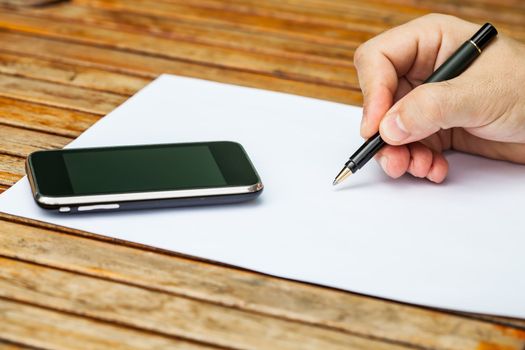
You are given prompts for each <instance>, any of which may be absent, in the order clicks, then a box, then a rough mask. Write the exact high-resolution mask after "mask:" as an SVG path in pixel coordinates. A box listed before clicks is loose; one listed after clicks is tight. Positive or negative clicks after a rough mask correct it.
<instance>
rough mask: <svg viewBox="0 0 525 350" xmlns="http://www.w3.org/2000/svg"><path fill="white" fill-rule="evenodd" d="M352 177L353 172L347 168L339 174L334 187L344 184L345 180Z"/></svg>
mask: <svg viewBox="0 0 525 350" xmlns="http://www.w3.org/2000/svg"><path fill="white" fill-rule="evenodd" d="M350 175H352V172H351V171H350V169H348V168H347V167H346V166H345V167H344V168H343V169H342V170H341V171H340V172H339V174H337V176H336V177H335V180H334V182H333V183H332V185H333V186H335V185H337V184H339V183H341V182H343V180H344V179H346V178H347V177H349V176H350Z"/></svg>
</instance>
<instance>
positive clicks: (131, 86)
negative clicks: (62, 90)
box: [0, 52, 150, 96]
mask: <svg viewBox="0 0 525 350" xmlns="http://www.w3.org/2000/svg"><path fill="white" fill-rule="evenodd" d="M0 73H3V74H9V75H16V76H21V77H26V78H32V79H37V80H44V81H50V82H55V83H60V84H64V85H71V86H78V87H82V88H87V89H91V90H100V91H107V92H113V93H117V94H122V95H126V96H129V95H132V94H134V93H135V92H137V91H138V90H140V89H141V88H143V87H144V86H145V85H146V84H147V83H149V81H150V79H146V78H142V77H137V76H131V75H128V74H122V73H116V72H111V71H107V70H102V69H96V68H86V67H77V66H73V65H69V64H63V63H57V62H53V61H49V60H43V59H37V58H34V57H24V56H21V55H15V54H8V53H1V52H0Z"/></svg>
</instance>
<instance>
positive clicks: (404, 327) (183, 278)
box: [0, 214, 525, 350]
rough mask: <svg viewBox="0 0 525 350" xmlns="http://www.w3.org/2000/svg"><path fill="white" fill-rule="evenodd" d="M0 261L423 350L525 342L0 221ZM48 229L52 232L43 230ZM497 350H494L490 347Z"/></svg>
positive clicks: (502, 330) (376, 303)
mask: <svg viewBox="0 0 525 350" xmlns="http://www.w3.org/2000/svg"><path fill="white" fill-rule="evenodd" d="M2 216H3V217H4V218H5V219H8V220H13V221H15V220H20V221H19V222H8V221H0V255H2V256H5V257H12V258H17V259H21V260H25V261H30V262H36V263H38V264H42V265H46V266H53V267H55V268H59V269H64V270H68V271H72V272H75V273H82V274H86V275H90V276H95V277H100V278H105V279H108V280H111V281H116V282H121V283H125V284H128V285H130V286H137V287H140V288H142V289H148V290H153V291H159V292H163V293H168V294H170V295H174V296H183V297H188V298H192V299H196V300H202V301H206V302H209V303H213V304H217V305H223V306H225V307H229V308H235V309H240V310H246V311H251V312H255V313H259V314H265V315H271V316H273V317H277V318H281V319H287V320H294V321H297V322H302V323H304V324H311V325H317V326H322V327H325V328H330V329H333V330H337V331H341V332H347V333H349V334H357V335H361V336H363V337H371V338H374V339H387V340H389V341H391V342H396V343H399V344H412V345H413V346H415V347H418V348H422V349H463V350H468V349H481V348H482V346H485V348H484V349H497V346H500V349H504V348H505V346H506V347H507V348H505V349H522V348H523V346H524V345H525V338H524V337H523V334H522V333H519V332H517V331H516V332H515V333H514V329H513V328H509V327H501V326H499V325H493V324H490V323H488V322H482V321H477V320H473V319H469V318H464V317H460V316H457V315H449V314H446V313H444V312H438V311H431V310H427V309H422V308H418V307H412V306H407V305H402V304H398V303H393V302H387V301H382V300H377V299H371V298H368V297H364V296H360V295H353V294H351V293H346V292H341V291H336V290H331V289H327V288H321V287H315V286H311V285H306V284H301V283H296V282H291V281H285V280H281V279H278V278H273V277H268V276H263V275H259V274H255V273H250V272H246V271H240V270H236V269H232V268H226V267H220V266H215V265H212V264H207V263H202V262H197V261H193V260H188V259H184V258H180V257H175V256H168V255H163V254H158V253H153V252H151V251H146V250H139V249H134V248H130V247H126V246H122V245H116V244H111V245H110V244H107V243H105V242H100V241H97V240H93V239H86V238H80V237H76V236H74V235H72V234H83V235H88V236H90V237H94V236H92V235H90V234H87V233H82V232H78V231H73V230H66V231H67V232H69V233H67V234H66V233H57V232H53V231H51V230H49V229H45V228H41V227H30V226H26V225H25V224H23V223H24V222H28V223H30V224H31V223H32V224H33V225H40V224H35V223H34V222H30V221H26V220H25V219H15V218H13V217H11V216H6V215H4V214H3V215H2ZM42 225H43V226H49V227H51V225H48V224H42ZM488 346H492V348H490V347H488Z"/></svg>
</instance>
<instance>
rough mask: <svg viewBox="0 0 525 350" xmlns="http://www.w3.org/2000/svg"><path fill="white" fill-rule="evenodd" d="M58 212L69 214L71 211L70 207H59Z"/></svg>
mask: <svg viewBox="0 0 525 350" xmlns="http://www.w3.org/2000/svg"><path fill="white" fill-rule="evenodd" d="M58 211H59V212H61V213H69V212H70V211H71V208H70V207H60V208H58Z"/></svg>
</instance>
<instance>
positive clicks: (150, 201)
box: [26, 141, 263, 213]
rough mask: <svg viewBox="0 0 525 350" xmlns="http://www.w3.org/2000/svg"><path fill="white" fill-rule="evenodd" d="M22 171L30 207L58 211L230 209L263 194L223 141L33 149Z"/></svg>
mask: <svg viewBox="0 0 525 350" xmlns="http://www.w3.org/2000/svg"><path fill="white" fill-rule="evenodd" d="M26 172H27V175H28V178H29V183H30V184H31V189H32V191H33V197H34V199H35V201H36V202H37V204H38V205H39V206H41V207H42V208H45V209H50V210H55V211H58V212H60V213H79V212H94V211H97V212H98V211H108V210H125V209H143V208H144V209H145V208H164V207H178V206H194V205H209V204H227V203H237V202H243V201H247V200H251V199H254V198H256V197H257V196H258V195H259V194H260V193H261V191H262V189H263V184H262V182H261V180H260V178H259V175H258V174H257V172H256V170H255V168H254V166H253V164H252V162H251V161H250V159H249V158H248V155H247V154H246V152H245V150H244V148H243V147H242V146H241V145H240V144H239V143H236V142H230V141H218V142H196V143H175V144H159V145H138V146H119V147H101V148H82V149H65V150H48V151H37V152H34V153H32V154H30V155H29V157H28V158H27V161H26Z"/></svg>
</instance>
